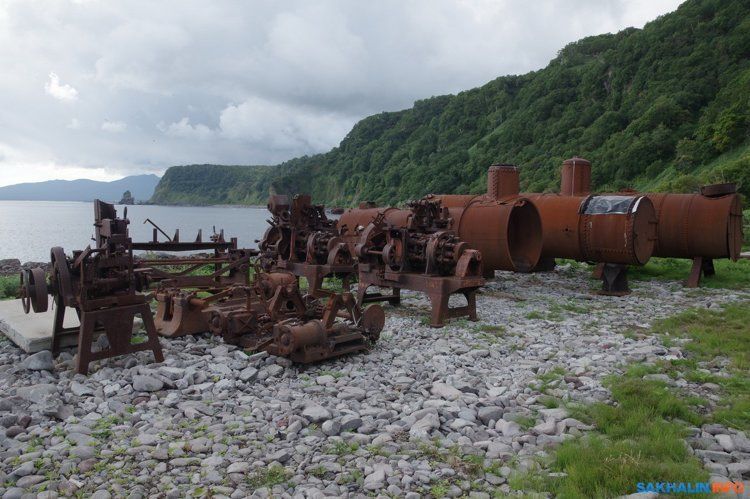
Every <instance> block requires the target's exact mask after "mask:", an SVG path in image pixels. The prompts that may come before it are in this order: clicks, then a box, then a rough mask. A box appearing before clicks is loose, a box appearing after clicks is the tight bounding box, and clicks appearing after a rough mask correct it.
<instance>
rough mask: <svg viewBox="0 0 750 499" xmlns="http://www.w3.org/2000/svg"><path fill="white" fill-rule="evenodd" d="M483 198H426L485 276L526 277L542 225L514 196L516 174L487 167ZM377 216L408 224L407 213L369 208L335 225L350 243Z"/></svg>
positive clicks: (535, 255) (535, 258)
mask: <svg viewBox="0 0 750 499" xmlns="http://www.w3.org/2000/svg"><path fill="white" fill-rule="evenodd" d="M487 191H488V192H487V194H483V195H429V196H427V197H426V198H425V199H426V200H434V201H439V202H440V203H441V205H442V206H443V207H444V208H447V209H448V215H449V218H450V222H449V223H448V224H447V226H446V228H447V229H450V230H452V231H454V232H456V234H457V235H458V237H459V238H460V239H461V240H462V241H465V242H466V243H468V244H469V245H470V246H471V247H472V248H474V249H477V250H478V251H480V252H481V254H482V263H483V265H484V269H485V272H487V275H494V271H495V270H513V271H528V270H531V269H532V268H533V267H534V266H536V264H537V262H538V260H539V257H540V255H541V252H542V220H541V218H540V215H539V213H538V211H537V209H536V207H535V206H534V204H532V203H531V202H529V200H528V199H527V198H525V197H523V196H521V195H519V194H518V169H517V168H516V167H514V166H510V165H493V166H491V167H490V170H489V172H488V180H487ZM381 214H382V216H383V217H384V219H385V220H386V221H387V222H388V223H390V224H392V225H394V226H406V225H408V223H409V217H410V212H409V210H400V209H397V208H372V207H369V206H366V207H360V208H355V209H351V210H348V211H346V212H345V213H344V214H343V215H342V216H341V219H340V220H339V227H340V228H341V229H342V235H343V237H344V239H345V240H346V241H347V242H348V243H350V244H351V242H352V241H353V240H356V232H355V231H356V230H357V228H363V227H366V226H367V224H369V223H370V222H372V221H373V220H374V219H375V217H377V216H381Z"/></svg>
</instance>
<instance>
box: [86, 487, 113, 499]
mask: <svg viewBox="0 0 750 499" xmlns="http://www.w3.org/2000/svg"><path fill="white" fill-rule="evenodd" d="M110 497H112V494H110V493H109V492H107V491H106V490H104V489H99V490H97V491H96V492H94V493H93V494H91V499H110Z"/></svg>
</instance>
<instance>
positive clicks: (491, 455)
mask: <svg viewBox="0 0 750 499" xmlns="http://www.w3.org/2000/svg"><path fill="white" fill-rule="evenodd" d="M514 454H515V453H514V452H513V448H512V447H511V446H510V445H508V444H504V443H500V442H490V444H489V445H488V446H487V454H485V457H486V458H487V459H497V458H499V457H500V456H513V455H514Z"/></svg>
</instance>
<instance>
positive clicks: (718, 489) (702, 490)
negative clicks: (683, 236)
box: [635, 482, 745, 494]
mask: <svg viewBox="0 0 750 499" xmlns="http://www.w3.org/2000/svg"><path fill="white" fill-rule="evenodd" d="M635 488H636V490H637V491H638V492H656V493H657V494H727V493H730V494H744V493H745V484H744V483H743V482H713V483H710V482H638V483H637V484H636V487H635Z"/></svg>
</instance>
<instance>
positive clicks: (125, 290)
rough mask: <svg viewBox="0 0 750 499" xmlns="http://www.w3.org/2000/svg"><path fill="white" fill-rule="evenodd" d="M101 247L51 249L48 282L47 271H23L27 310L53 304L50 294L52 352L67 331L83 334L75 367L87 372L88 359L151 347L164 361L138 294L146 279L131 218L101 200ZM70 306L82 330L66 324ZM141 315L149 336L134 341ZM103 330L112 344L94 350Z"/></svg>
mask: <svg viewBox="0 0 750 499" xmlns="http://www.w3.org/2000/svg"><path fill="white" fill-rule="evenodd" d="M94 206H95V208H94V209H95V215H96V220H97V226H96V233H97V237H96V243H97V245H96V248H93V249H92V248H91V247H87V248H86V249H85V250H83V251H74V252H73V254H72V256H67V255H66V254H65V251H64V250H63V249H62V248H59V247H55V248H52V251H51V263H52V265H51V268H52V272H51V274H52V275H51V277H50V282H49V285H48V284H47V280H46V276H45V274H44V271H42V270H41V269H31V270H28V271H24V272H23V273H22V275H21V295H22V303H23V307H24V310H25V311H26V312H27V313H28V312H29V309H30V308H32V309H33V310H34V312H44V311H46V310H47V307H48V297H47V295H48V293H50V294H52V296H53V299H54V302H55V304H56V306H57V308H56V309H55V318H54V323H53V329H52V334H53V335H52V352H53V353H55V354H56V353H57V352H58V351H59V350H60V347H61V340H62V338H63V335H67V334H75V333H77V334H78V356H77V361H76V370H77V371H78V372H79V373H81V374H86V373H87V372H88V369H89V363H90V362H92V361H95V360H99V359H106V358H111V357H116V356H120V355H125V354H129V353H134V352H138V351H142V350H151V351H152V352H153V354H154V359H155V361H156V362H162V361H163V360H164V356H163V354H162V350H161V346H160V344H159V339H158V336H157V333H156V327H155V325H154V321H153V317H152V315H151V309H150V308H149V305H148V302H147V297H146V296H145V295H143V294H139V293H138V291H139V289H140V287H141V282H140V280H139V277H138V275H137V273H136V271H135V268H134V264H133V243H132V240H131V239H130V237H129V236H128V230H127V225H128V223H129V222H128V220H127V218H124V219H117V218H116V217H114V208H113V207H112V206H111V205H107V204H106V203H102V202H101V201H96V202H95V204H94ZM126 217H127V215H126ZM68 308H71V309H73V310H75V312H76V314H77V315H78V317H79V319H80V326H79V327H77V328H65V327H64V326H63V322H64V319H65V312H66V310H67V309H68ZM136 315H140V316H141V318H142V319H143V324H144V327H145V329H146V340H145V341H144V342H141V343H134V341H133V324H134V320H135V316H136ZM97 333H103V334H105V335H106V337H107V340H108V344H109V345H108V347H107V348H104V349H102V350H99V351H97V352H92V345H93V343H94V339H95V338H94V336H95V334H97Z"/></svg>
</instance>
